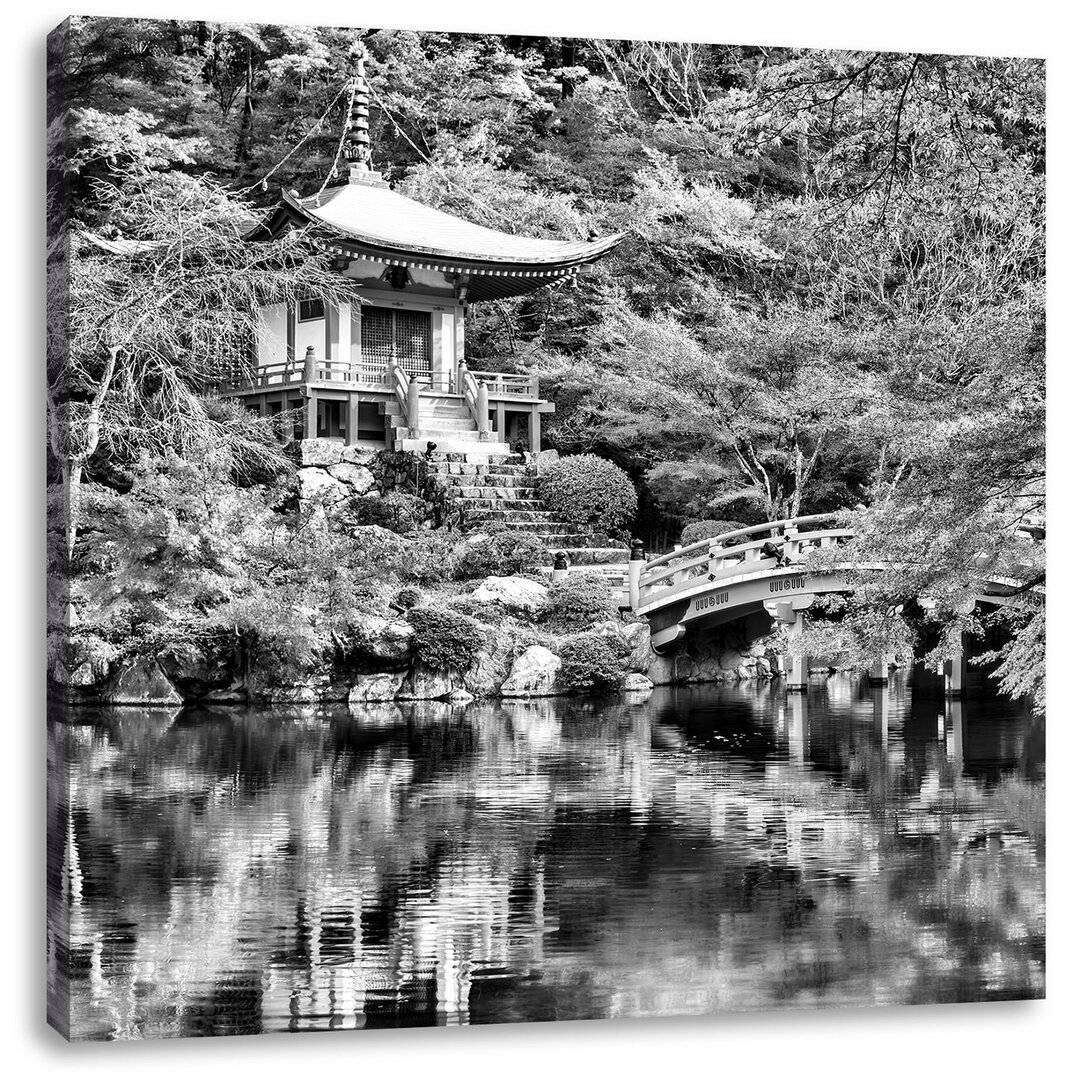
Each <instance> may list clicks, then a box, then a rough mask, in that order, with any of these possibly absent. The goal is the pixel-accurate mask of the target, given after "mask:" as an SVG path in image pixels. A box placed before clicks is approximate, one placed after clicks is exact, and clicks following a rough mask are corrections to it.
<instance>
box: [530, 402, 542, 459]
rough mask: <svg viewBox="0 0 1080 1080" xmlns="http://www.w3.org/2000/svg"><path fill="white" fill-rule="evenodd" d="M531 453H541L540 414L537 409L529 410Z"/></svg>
mask: <svg viewBox="0 0 1080 1080" xmlns="http://www.w3.org/2000/svg"><path fill="white" fill-rule="evenodd" d="M529 453H530V454H539V453H540V412H539V410H538V409H535V408H533V409H530V410H529Z"/></svg>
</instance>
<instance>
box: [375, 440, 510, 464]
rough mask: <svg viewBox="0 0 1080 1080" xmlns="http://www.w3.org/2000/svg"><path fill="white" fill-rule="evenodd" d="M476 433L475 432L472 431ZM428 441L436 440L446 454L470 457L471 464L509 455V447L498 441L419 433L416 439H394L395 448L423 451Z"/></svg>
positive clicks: (484, 462)
mask: <svg viewBox="0 0 1080 1080" xmlns="http://www.w3.org/2000/svg"><path fill="white" fill-rule="evenodd" d="M468 434H470V433H469V432H456V433H454V435H455V436H460V435H468ZM472 434H474V435H475V434H476V432H472ZM429 442H437V443H438V444H439V450H440V451H442V452H443V453H446V454H459V455H461V457H462V459H463V460H464V459H466V458H472V459H474V460H473V461H472V464H474V465H480V464H486V463H487V461H488V459H489V458H491V457H500V456H505V457H509V456H510V447H509V446H508V445H507V444H506V443H500V442H479V441H474V440H470V439H466V438H457V437H448V438H443V439H432V438H430V436H428V435H424V434H421V436H420V438H418V439H395V440H394V449H395V450H416V451H418V452H419V453H421V454H422V453H424V452H425V451H426V450H427V444H428V443H429Z"/></svg>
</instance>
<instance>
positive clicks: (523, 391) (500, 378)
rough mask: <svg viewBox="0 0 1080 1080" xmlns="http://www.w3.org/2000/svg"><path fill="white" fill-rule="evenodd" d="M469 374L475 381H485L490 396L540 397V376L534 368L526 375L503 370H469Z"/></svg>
mask: <svg viewBox="0 0 1080 1080" xmlns="http://www.w3.org/2000/svg"><path fill="white" fill-rule="evenodd" d="M466 370H468V369H466ZM469 374H471V375H473V376H474V377H475V379H476V380H477V381H479V382H484V383H487V387H488V395H489V396H490V397H515V398H531V399H536V400H539V398H540V376H539V375H538V374H537V373H536V370H535V369H533V370H532V371H531V372H530V373H529V374H527V375H521V374H509V373H507V372H505V371H471V372H469Z"/></svg>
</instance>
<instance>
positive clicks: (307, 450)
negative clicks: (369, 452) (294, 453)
mask: <svg viewBox="0 0 1080 1080" xmlns="http://www.w3.org/2000/svg"><path fill="white" fill-rule="evenodd" d="M344 449H345V448H344V446H342V444H341V443H339V442H334V441H332V440H331V439H301V440H300V464H301V465H336V464H337V463H338V462H339V461H341V455H342V451H343V450H344Z"/></svg>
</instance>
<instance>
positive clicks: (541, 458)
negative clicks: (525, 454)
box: [529, 450, 559, 471]
mask: <svg viewBox="0 0 1080 1080" xmlns="http://www.w3.org/2000/svg"><path fill="white" fill-rule="evenodd" d="M529 458H530V460H531V461H532V463H533V464H534V465H535V466H536V467H537V468H538V469H540V470H541V471H543V470H544V469H546V468H549V467H550V466H552V465H554V464H555V462H556V461H558V460H559V451H558V450H538V451H537V452H536V453H534V454H530V455H529Z"/></svg>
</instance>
